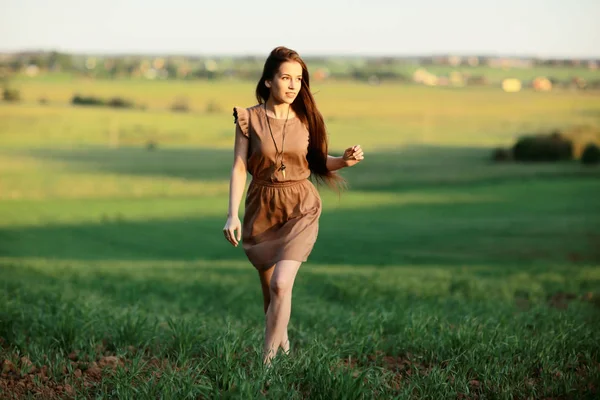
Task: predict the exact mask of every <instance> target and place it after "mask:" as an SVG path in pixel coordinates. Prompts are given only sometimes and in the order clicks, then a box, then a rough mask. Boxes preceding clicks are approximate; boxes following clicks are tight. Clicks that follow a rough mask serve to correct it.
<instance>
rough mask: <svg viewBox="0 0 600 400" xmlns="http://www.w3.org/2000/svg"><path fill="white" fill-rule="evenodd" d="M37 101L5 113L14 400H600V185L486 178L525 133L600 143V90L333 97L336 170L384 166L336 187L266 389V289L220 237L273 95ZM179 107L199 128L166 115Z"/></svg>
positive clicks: (592, 175) (511, 166)
mask: <svg viewBox="0 0 600 400" xmlns="http://www.w3.org/2000/svg"><path fill="white" fill-rule="evenodd" d="M18 84H19V87H20V89H21V92H22V93H21V94H22V97H23V99H24V101H23V102H22V103H20V104H7V103H0V288H1V290H0V352H1V357H2V360H3V365H2V371H1V372H2V374H1V375H0V398H38V397H40V396H41V398H53V397H56V398H120V399H121V398H122V399H140V398H256V397H258V398H260V397H269V398H292V399H300V398H315V399H342V398H344V399H348V398H414V399H445V398H448V399H456V398H462V399H467V398H468V399H484V398H485V399H496V398H498V399H513V398H519V399H521V398H522V399H525V398H532V399H542V398H563V399H587V398H589V399H591V398H596V397H597V396H598V391H599V389H598V382H600V345H599V344H598V343H600V333H599V329H600V205H599V204H600V202H599V201H598V199H599V198H600V168H598V167H583V166H582V165H581V164H580V163H578V162H577V161H573V162H567V163H560V164H536V165H522V164H515V163H506V164H494V163H492V162H490V154H491V149H492V148H493V147H495V146H509V145H511V144H512V143H513V141H514V139H515V138H516V137H517V136H518V135H519V134H520V133H524V132H533V131H537V130H543V129H555V128H564V127H570V126H574V125H590V126H600V96H598V94H594V93H575V92H567V91H562V92H550V93H536V92H531V91H524V92H521V93H516V94H507V93H503V92H501V91H500V90H498V89H489V88H486V89H484V88H481V89H461V90H455V89H443V88H422V87H415V86H396V85H382V86H378V87H372V86H366V85H361V84H356V83H329V84H319V85H316V86H314V87H313V91H315V92H317V94H316V99H317V102H318V104H319V106H320V108H321V110H322V112H323V114H324V116H325V117H326V121H327V124H328V128H329V132H330V135H331V140H330V142H331V151H330V153H331V154H334V155H339V154H340V151H341V150H342V149H343V148H345V147H348V146H351V145H353V144H360V145H362V147H363V148H364V149H365V156H366V158H365V160H364V161H363V162H362V163H361V164H359V165H358V166H356V167H354V168H352V169H348V170H344V171H343V172H342V174H343V175H344V177H346V178H347V180H348V182H349V186H350V187H349V190H348V191H347V192H345V193H343V194H342V195H341V196H338V195H336V194H334V193H332V192H330V191H329V190H327V189H325V188H321V195H322V198H323V206H324V208H323V215H322V218H321V223H320V232H319V239H318V241H317V244H316V246H315V249H314V252H313V254H312V255H311V257H310V259H309V262H307V263H305V264H304V265H303V266H302V267H301V270H300V272H299V275H298V278H297V280H296V284H295V288H294V297H293V306H292V307H293V308H292V319H291V323H290V330H289V335H290V340H291V348H292V352H291V354H292V356H291V357H285V356H282V357H277V358H276V359H275V369H274V371H273V373H272V374H271V376H270V377H269V382H270V383H269V384H268V385H266V384H265V379H264V378H265V377H264V375H263V372H262V370H261V365H260V363H261V356H260V353H261V351H262V337H263V336H262V335H263V326H264V315H263V310H262V307H263V306H262V297H261V292H260V284H259V280H258V276H257V274H256V272H255V271H254V269H253V268H252V267H251V266H250V264H249V263H248V262H247V261H246V259H245V256H244V254H243V251H242V250H241V248H233V247H231V246H230V245H229V244H228V243H227V242H226V241H225V240H224V239H223V235H222V232H221V229H222V227H223V225H224V223H225V215H226V212H227V201H228V199H227V196H228V177H229V170H230V167H231V161H232V158H233V154H232V145H233V128H234V125H233V117H232V116H231V111H230V110H231V107H232V106H233V105H242V106H244V105H246V106H249V105H253V104H254V101H253V96H252V94H253V89H254V85H253V84H251V83H240V82H220V83H206V82H142V81H79V80H75V79H72V80H71V79H69V80H66V79H59V80H51V79H40V80H23V81H19V82H18ZM75 92H79V93H80V94H84V95H96V96H102V97H107V98H108V97H112V96H122V97H125V98H128V99H131V100H132V101H134V102H136V103H137V104H143V105H145V106H146V109H145V110H113V109H106V108H88V107H73V106H71V105H69V104H68V102H69V100H70V98H71V97H72V95H73V94H74V93H75ZM179 96H184V97H187V98H188V99H189V102H190V107H191V112H189V113H174V112H171V111H169V110H168V109H169V107H170V105H171V104H172V102H173V101H174V99H176V98H177V97H179ZM41 97H45V98H47V99H48V101H49V102H48V104H47V105H40V104H38V99H39V98H41ZM209 104H213V105H215V104H216V105H217V106H218V107H217V108H216V109H213V110H212V111H211V112H207V107H208V105H209ZM149 144H152V145H154V146H155V148H154V149H149V148H148V146H149ZM241 209H242V210H243V207H242V208H241ZM36 396H38V397H36Z"/></svg>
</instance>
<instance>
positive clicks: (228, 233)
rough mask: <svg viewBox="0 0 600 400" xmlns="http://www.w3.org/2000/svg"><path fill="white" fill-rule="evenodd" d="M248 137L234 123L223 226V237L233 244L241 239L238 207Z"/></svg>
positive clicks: (244, 173) (246, 163)
mask: <svg viewBox="0 0 600 400" xmlns="http://www.w3.org/2000/svg"><path fill="white" fill-rule="evenodd" d="M248 146H249V139H248V137H246V136H244V134H243V133H242V131H241V129H240V126H239V125H237V124H236V129H235V145H234V149H233V167H232V168H231V179H230V181H229V207H228V211H227V222H226V223H225V227H224V228H223V233H224V234H225V238H226V239H227V240H228V241H229V242H230V243H231V244H232V245H234V246H237V245H238V243H239V242H240V240H242V224H241V221H240V218H239V208H240V203H241V201H242V195H243V194H244V188H245V187H246V176H247V171H248Z"/></svg>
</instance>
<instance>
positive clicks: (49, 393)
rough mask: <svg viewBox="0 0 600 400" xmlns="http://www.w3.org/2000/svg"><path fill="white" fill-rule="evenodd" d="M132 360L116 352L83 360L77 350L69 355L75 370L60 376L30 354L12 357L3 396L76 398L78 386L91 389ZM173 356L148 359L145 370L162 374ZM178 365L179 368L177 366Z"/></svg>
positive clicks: (3, 376)
mask: <svg viewBox="0 0 600 400" xmlns="http://www.w3.org/2000/svg"><path fill="white" fill-rule="evenodd" d="M130 363H131V360H128V359H124V358H121V357H117V356H114V355H104V356H99V357H98V358H97V359H96V360H94V361H83V360H81V359H80V357H79V356H78V354H77V352H76V351H73V352H71V353H70V354H69V355H68V357H67V358H66V359H65V364H67V365H70V366H71V368H70V369H71V370H72V371H73V372H72V373H69V368H67V366H66V365H65V366H64V367H63V369H62V374H60V376H50V373H49V370H50V368H49V366H48V365H42V366H41V367H39V368H38V367H36V366H35V365H34V364H33V363H32V362H31V361H30V360H29V358H27V357H21V358H20V360H19V362H18V363H16V364H15V363H13V362H12V361H11V360H10V359H4V360H3V361H2V364H1V365H2V370H1V373H0V399H24V398H27V397H28V396H32V395H33V396H35V397H37V398H41V399H48V400H52V399H65V398H66V399H70V398H75V397H76V394H77V390H80V391H84V392H90V391H93V390H94V387H96V386H97V385H98V384H99V383H100V382H102V380H103V379H104V378H106V377H110V376H111V375H112V374H113V373H114V371H115V370H116V369H117V368H118V367H123V368H127V367H128V365H129V364H130ZM168 364H170V362H169V360H166V359H163V360H159V359H157V358H151V359H149V360H147V364H146V366H145V368H144V369H145V370H146V371H148V372H149V373H151V374H152V375H153V376H155V377H157V378H160V376H161V375H162V372H161V370H163V369H165V368H166V367H167V366H168ZM173 368H174V369H178V368H176V367H174V366H173Z"/></svg>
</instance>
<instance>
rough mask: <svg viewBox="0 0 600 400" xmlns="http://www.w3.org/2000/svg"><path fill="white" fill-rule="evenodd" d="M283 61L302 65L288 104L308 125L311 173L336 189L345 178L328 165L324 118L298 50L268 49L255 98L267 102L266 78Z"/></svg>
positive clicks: (269, 76)
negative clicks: (297, 88)
mask: <svg viewBox="0 0 600 400" xmlns="http://www.w3.org/2000/svg"><path fill="white" fill-rule="evenodd" d="M286 61H295V62H297V63H298V64H300V65H301V66H302V85H301V86H300V92H299V93H298V96H297V97H296V99H294V102H293V103H292V105H291V107H292V109H293V110H294V112H295V113H296V115H297V116H298V118H299V119H300V120H301V121H302V122H303V123H304V124H305V125H307V126H308V132H309V143H308V154H307V156H306V159H307V161H308V167H309V168H310V171H311V176H312V177H314V178H315V180H316V181H317V182H318V183H322V182H324V183H326V184H327V185H329V186H330V187H331V188H333V189H336V190H337V191H339V190H340V189H341V188H342V187H344V186H345V181H344V179H343V178H342V177H340V176H339V175H338V174H336V173H335V172H333V171H330V170H328V169H327V152H328V140H327V130H326V128H325V120H324V119H323V115H321V112H319V110H318V109H317V105H316V103H315V99H314V98H313V95H312V93H311V92H310V78H309V74H308V68H306V64H305V63H304V61H303V60H302V58H300V55H299V54H298V53H297V52H295V51H294V50H291V49H288V48H287V47H283V46H279V47H276V48H275V49H273V51H271V54H269V57H268V58H267V61H266V62H265V66H264V68H263V73H262V76H261V78H260V81H258V84H257V85H256V99H257V100H258V102H259V104H262V103H263V102H265V103H266V102H267V100H268V99H269V96H270V95H271V89H269V88H268V87H267V86H266V85H265V81H267V80H272V79H273V78H274V77H275V74H276V73H277V72H278V71H279V67H280V66H281V64H283V63H284V62H286Z"/></svg>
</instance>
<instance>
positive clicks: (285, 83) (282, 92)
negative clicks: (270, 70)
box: [265, 61, 302, 104]
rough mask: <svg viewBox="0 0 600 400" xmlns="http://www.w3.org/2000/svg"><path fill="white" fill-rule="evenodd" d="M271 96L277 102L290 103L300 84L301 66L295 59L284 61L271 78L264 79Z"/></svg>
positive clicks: (296, 94) (294, 97) (298, 90)
mask: <svg viewBox="0 0 600 400" xmlns="http://www.w3.org/2000/svg"><path fill="white" fill-rule="evenodd" d="M265 85H267V87H268V88H269V89H271V96H272V97H273V99H274V100H275V101H276V102H277V103H287V104H292V103H293V102H294V100H295V99H296V96H298V93H299V92H300V87H301V86H302V66H301V65H300V63H297V62H296V61H286V62H284V63H282V64H281V65H280V66H279V71H277V73H276V74H275V76H274V77H273V79H272V80H267V81H265Z"/></svg>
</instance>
